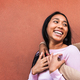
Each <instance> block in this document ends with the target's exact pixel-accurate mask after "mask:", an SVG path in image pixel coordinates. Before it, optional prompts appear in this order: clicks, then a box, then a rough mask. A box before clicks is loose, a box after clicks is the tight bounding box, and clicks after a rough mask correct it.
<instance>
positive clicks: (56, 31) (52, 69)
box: [28, 12, 80, 80]
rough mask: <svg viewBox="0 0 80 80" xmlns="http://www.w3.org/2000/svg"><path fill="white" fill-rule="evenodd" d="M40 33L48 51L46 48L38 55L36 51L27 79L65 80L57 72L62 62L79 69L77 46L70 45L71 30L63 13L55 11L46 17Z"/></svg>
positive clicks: (79, 56) (79, 59)
mask: <svg viewBox="0 0 80 80" xmlns="http://www.w3.org/2000/svg"><path fill="white" fill-rule="evenodd" d="M42 35H43V38H44V40H45V43H46V46H47V49H48V51H49V53H48V52H46V50H44V51H42V53H41V54H40V55H39V52H37V53H36V56H35V58H34V60H33V63H32V69H31V72H30V75H29V79H28V80H54V79H56V80H65V77H63V75H62V74H61V73H60V72H59V68H60V67H61V65H62V64H63V63H64V62H65V64H66V65H68V66H70V67H72V68H74V69H76V70H77V71H80V63H79V61H80V52H79V50H78V49H77V47H75V46H73V45H71V30H70V26H69V22H68V19H67V17H66V16H65V15H64V14H63V13H60V12H55V13H53V14H51V15H50V16H48V17H47V18H46V20H45V22H44V24H43V27H42ZM45 54H46V55H47V57H46V56H45ZM50 54H51V55H50ZM38 57H39V58H38ZM74 57H76V58H77V59H76V58H75V59H74ZM76 62H77V63H76Z"/></svg>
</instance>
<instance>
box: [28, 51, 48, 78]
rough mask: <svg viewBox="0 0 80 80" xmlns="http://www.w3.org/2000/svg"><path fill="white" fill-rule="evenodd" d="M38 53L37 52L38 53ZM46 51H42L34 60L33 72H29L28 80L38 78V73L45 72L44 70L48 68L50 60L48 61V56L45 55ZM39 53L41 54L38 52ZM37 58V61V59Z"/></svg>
mask: <svg viewBox="0 0 80 80" xmlns="http://www.w3.org/2000/svg"><path fill="white" fill-rule="evenodd" d="M36 54H37V53H36ZM43 54H44V52H42V53H41V54H40V56H39V58H37V57H35V58H37V59H34V60H33V63H34V62H35V63H34V64H33V65H32V69H31V72H30V74H29V79H28V80H38V73H41V72H43V71H44V70H47V69H48V68H49V67H48V62H47V57H45V56H43ZM37 55H39V54H37ZM36 60H37V61H36Z"/></svg>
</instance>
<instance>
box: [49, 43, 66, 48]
mask: <svg viewBox="0 0 80 80" xmlns="http://www.w3.org/2000/svg"><path fill="white" fill-rule="evenodd" d="M64 47H67V45H66V44H63V42H58V43H56V42H55V43H54V42H50V43H49V49H60V48H64Z"/></svg>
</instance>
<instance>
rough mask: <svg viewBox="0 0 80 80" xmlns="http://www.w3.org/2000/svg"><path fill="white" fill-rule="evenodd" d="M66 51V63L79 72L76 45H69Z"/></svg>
mask: <svg viewBox="0 0 80 80" xmlns="http://www.w3.org/2000/svg"><path fill="white" fill-rule="evenodd" d="M66 52H67V56H66V59H65V60H66V62H65V63H66V65H68V66H70V67H72V68H74V69H76V70H77V71H79V72H80V52H79V50H78V49H77V47H75V46H73V45H71V46H70V47H68V50H66Z"/></svg>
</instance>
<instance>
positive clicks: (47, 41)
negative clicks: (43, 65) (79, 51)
mask: <svg viewBox="0 0 80 80" xmlns="http://www.w3.org/2000/svg"><path fill="white" fill-rule="evenodd" d="M57 14H60V15H63V16H64V17H65V18H66V21H67V25H68V33H67V36H66V37H65V38H64V40H63V43H64V44H66V45H70V44H71V30H70V25H69V22H68V19H67V17H66V16H65V15H64V14H63V13H61V12H58V11H56V12H54V13H52V14H51V15H50V16H48V17H47V18H46V20H45V21H44V24H43V27H42V36H43V38H44V41H45V42H46V45H47V48H48V50H49V38H48V34H47V27H48V23H49V22H50V20H51V18H52V17H53V16H54V15H57ZM38 58H39V52H37V53H36V55H35V57H34V59H33V63H32V67H33V66H34V65H35V64H36V61H37V60H38Z"/></svg>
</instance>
